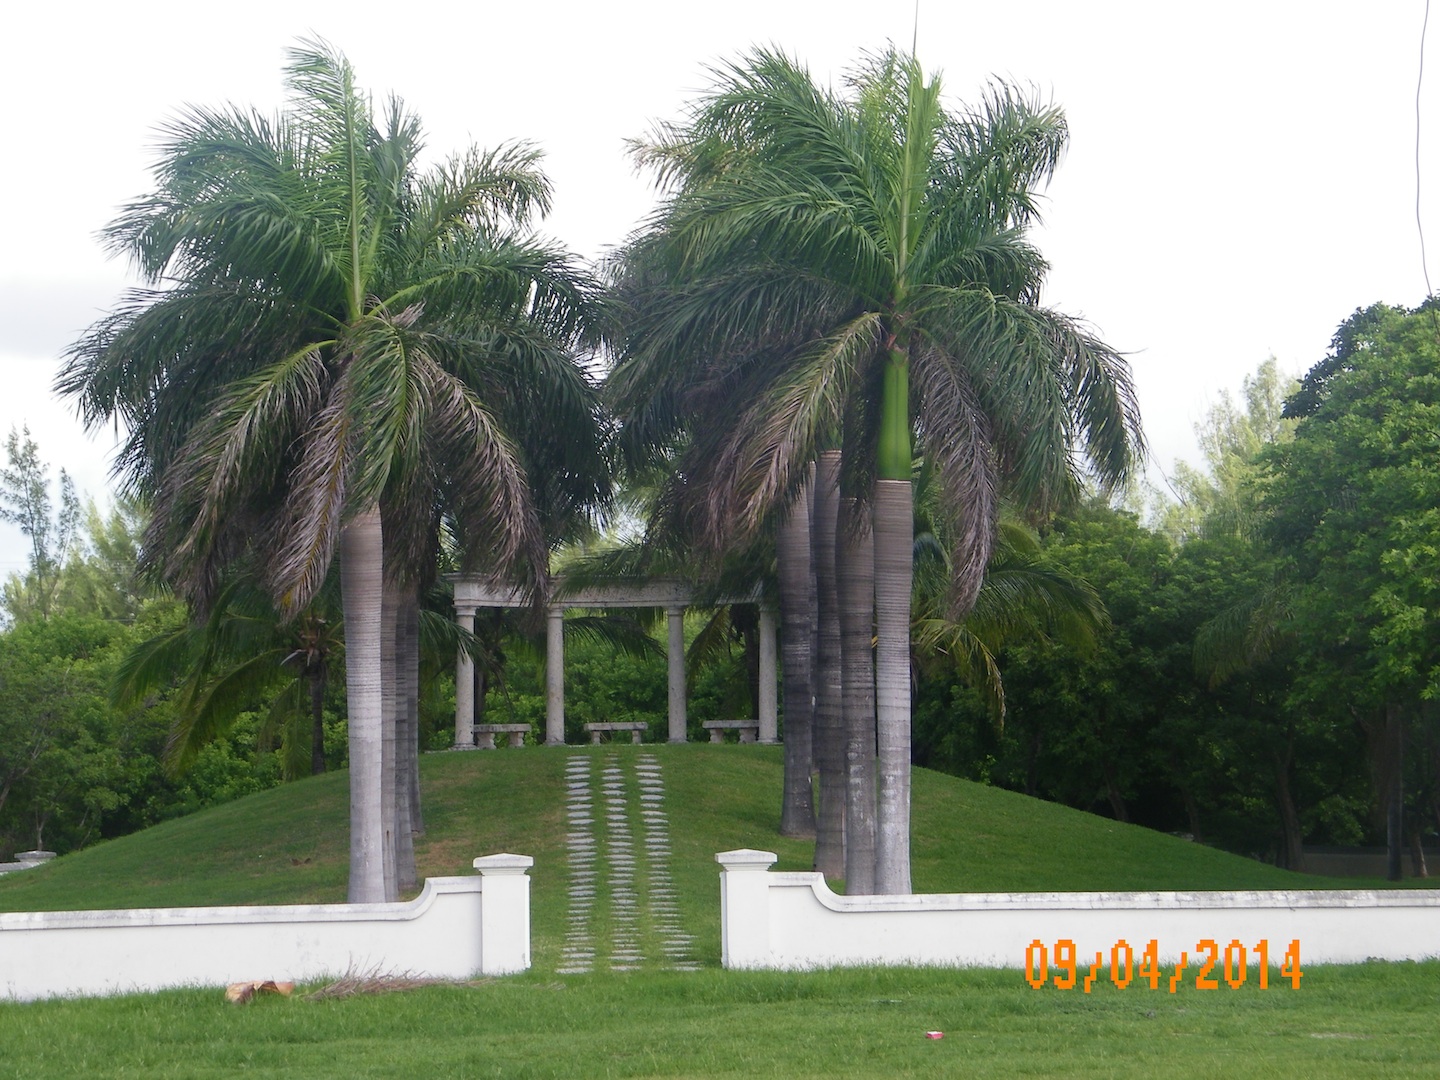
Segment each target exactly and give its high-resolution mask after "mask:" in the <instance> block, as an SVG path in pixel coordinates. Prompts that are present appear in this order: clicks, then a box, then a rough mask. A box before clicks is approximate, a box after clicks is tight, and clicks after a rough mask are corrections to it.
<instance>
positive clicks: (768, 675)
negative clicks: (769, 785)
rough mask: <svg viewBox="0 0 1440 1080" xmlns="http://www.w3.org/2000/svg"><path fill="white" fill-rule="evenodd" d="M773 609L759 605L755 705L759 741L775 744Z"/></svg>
mask: <svg viewBox="0 0 1440 1080" xmlns="http://www.w3.org/2000/svg"><path fill="white" fill-rule="evenodd" d="M775 686H776V680H775V609H774V608H773V607H771V606H770V605H769V604H761V605H760V700H759V701H757V702H756V703H755V708H756V709H757V710H758V712H759V714H760V715H759V716H758V717H756V719H757V720H758V721H759V722H760V741H761V742H762V743H776V742H779V741H780V738H779V734H778V732H779V727H780V725H779V721H778V720H777V718H776V709H775Z"/></svg>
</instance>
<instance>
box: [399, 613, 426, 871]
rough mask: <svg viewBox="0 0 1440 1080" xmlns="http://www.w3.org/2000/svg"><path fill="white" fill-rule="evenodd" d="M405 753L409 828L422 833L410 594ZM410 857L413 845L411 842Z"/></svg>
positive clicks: (416, 624)
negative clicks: (407, 777) (408, 796)
mask: <svg viewBox="0 0 1440 1080" xmlns="http://www.w3.org/2000/svg"><path fill="white" fill-rule="evenodd" d="M404 644H405V648H404V652H403V653H402V656H403V659H404V667H403V668H402V669H401V670H402V671H403V672H404V678H403V679H402V680H401V686H402V687H403V689H404V702H405V712H404V717H405V733H404V734H405V743H404V746H405V754H406V758H407V760H408V762H409V769H408V773H409V781H408V783H407V790H408V791H409V794H410V832H411V834H412V835H413V836H424V835H425V816H424V814H423V813H422V812H421V806H420V597H419V595H418V594H414V595H410V596H408V597H407V598H406V603H405V637H404ZM411 852H412V859H411V861H412V862H413V852H414V845H413V844H412V845H411Z"/></svg>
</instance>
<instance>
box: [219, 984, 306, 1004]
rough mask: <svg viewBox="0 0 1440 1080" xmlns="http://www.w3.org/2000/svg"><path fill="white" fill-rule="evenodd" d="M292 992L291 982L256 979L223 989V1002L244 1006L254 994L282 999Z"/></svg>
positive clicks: (293, 990)
mask: <svg viewBox="0 0 1440 1080" xmlns="http://www.w3.org/2000/svg"><path fill="white" fill-rule="evenodd" d="M294 992H295V984H294V983H293V982H275V981H274V980H271V979H258V980H256V981H255V982H238V983H231V984H230V985H229V986H227V987H226V988H225V1000H226V1001H228V1002H230V1004H232V1005H244V1004H245V1003H246V1002H247V1001H250V1000H252V999H253V998H254V997H255V995H256V994H279V995H281V996H282V997H289V996H290V995H291V994H293V993H294Z"/></svg>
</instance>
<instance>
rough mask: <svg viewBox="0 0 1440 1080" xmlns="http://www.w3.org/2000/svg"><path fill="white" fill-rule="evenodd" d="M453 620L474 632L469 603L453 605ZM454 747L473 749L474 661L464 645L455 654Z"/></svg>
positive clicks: (472, 612) (473, 610) (472, 610)
mask: <svg viewBox="0 0 1440 1080" xmlns="http://www.w3.org/2000/svg"><path fill="white" fill-rule="evenodd" d="M455 621H456V622H457V623H459V624H460V629H461V630H465V631H468V632H469V633H472V634H473V633H474V632H475V608H474V606H473V605H470V604H456V605H455ZM455 749H456V750H473V749H475V661H474V660H472V659H471V658H470V654H469V653H467V652H466V651H465V648H464V646H461V647H460V648H459V649H457V650H456V656H455Z"/></svg>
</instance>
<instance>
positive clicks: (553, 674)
mask: <svg viewBox="0 0 1440 1080" xmlns="http://www.w3.org/2000/svg"><path fill="white" fill-rule="evenodd" d="M545 615H546V618H545V745H546V746H564V745H565V609H564V608H563V607H551V608H549V609H548V610H547V611H546V613H545Z"/></svg>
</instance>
